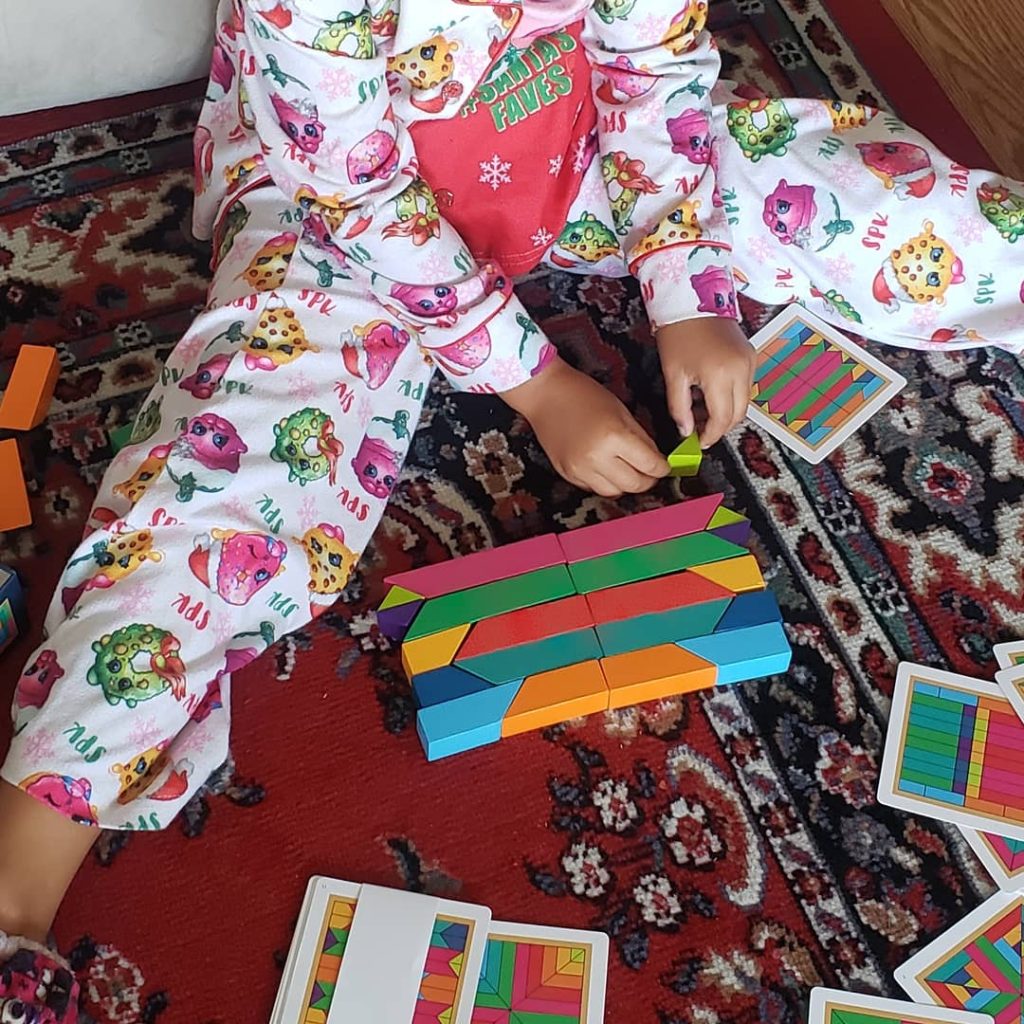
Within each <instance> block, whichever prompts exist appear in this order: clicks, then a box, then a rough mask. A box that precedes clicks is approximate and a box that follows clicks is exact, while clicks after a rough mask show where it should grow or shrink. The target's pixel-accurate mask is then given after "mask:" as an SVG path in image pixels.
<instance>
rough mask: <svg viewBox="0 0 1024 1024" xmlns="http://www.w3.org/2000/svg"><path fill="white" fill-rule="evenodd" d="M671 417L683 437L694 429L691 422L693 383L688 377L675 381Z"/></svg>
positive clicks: (687, 435)
mask: <svg viewBox="0 0 1024 1024" xmlns="http://www.w3.org/2000/svg"><path fill="white" fill-rule="evenodd" d="M671 406H672V407H671V413H672V418H673V419H674V420H675V421H676V426H677V427H679V432H680V434H682V436H683V437H689V436H690V435H691V434H692V433H693V431H694V422H693V385H692V383H691V382H690V379H689V378H688V377H684V378H683V379H682V380H679V381H676V382H675V387H674V389H673V394H672V396H671Z"/></svg>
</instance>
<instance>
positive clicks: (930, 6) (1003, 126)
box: [882, 0, 1024, 179]
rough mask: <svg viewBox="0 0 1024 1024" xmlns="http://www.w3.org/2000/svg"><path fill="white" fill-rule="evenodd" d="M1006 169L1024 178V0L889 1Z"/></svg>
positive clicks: (885, 1) (885, 2)
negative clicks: (1023, 106) (1023, 115)
mask: <svg viewBox="0 0 1024 1024" xmlns="http://www.w3.org/2000/svg"><path fill="white" fill-rule="evenodd" d="M882 5H883V6H884V7H885V8H886V10H887V11H888V12H889V15H890V16H891V17H892V19H893V20H894V21H895V22H896V24H897V25H898V26H899V27H900V29H901V30H902V32H903V34H904V35H905V36H906V37H907V38H908V39H909V40H910V42H911V43H912V44H913V45H914V47H915V49H916V50H917V51H918V53H919V54H920V55H921V57H922V58H923V59H924V61H925V63H926V64H927V65H928V67H929V68H930V69H931V71H932V74H934V75H935V77H936V78H937V79H938V81H939V84H940V85H941V86H942V87H943V89H944V90H945V91H946V94H947V95H948V96H949V98H950V100H952V102H953V103H954V105H955V106H956V107H957V109H958V110H959V111H960V113H961V114H962V115H963V117H964V119H965V120H966V121H967V122H968V124H970V125H971V127H972V128H973V129H974V131H975V134H976V135H977V136H978V138H979V139H980V141H981V143H982V145H984V146H985V148H986V149H987V150H988V151H989V153H991V154H992V157H993V160H994V162H995V164H996V166H997V168H998V170H1000V171H1002V172H1003V173H1005V174H1010V175H1013V177H1015V178H1021V179H1024V124H1022V118H1021V116H1020V110H1021V99H1022V92H1024V0H882Z"/></svg>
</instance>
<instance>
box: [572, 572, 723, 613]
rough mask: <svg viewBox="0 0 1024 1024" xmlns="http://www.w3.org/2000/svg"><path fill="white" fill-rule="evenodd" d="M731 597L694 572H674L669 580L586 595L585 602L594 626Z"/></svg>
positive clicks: (647, 581) (658, 579) (664, 577)
mask: <svg viewBox="0 0 1024 1024" xmlns="http://www.w3.org/2000/svg"><path fill="white" fill-rule="evenodd" d="M733 596H734V594H733V592H732V591H731V590H727V589H726V588H725V587H722V586H719V584H717V583H712V582H711V580H706V579H704V577H703V576H698V575H697V574H696V573H695V572H677V573H676V574H675V575H673V576H658V577H657V578H656V579H653V580H641V581H640V582H639V583H627V584H626V585H625V586H622V587H609V589H608V590H595V591H593V593H590V594H587V595H586V599H587V603H588V604H589V605H590V613H591V614H592V615H593V616H594V622H595V623H597V624H600V623H603V622H618V621H620V620H622V619H633V618H636V616H638V615H647V614H649V613H650V612H667V611H671V610H672V609H673V608H685V607H687V606H688V605H693V604H703V603H704V602H705V601H717V600H720V599H721V598H723V597H733Z"/></svg>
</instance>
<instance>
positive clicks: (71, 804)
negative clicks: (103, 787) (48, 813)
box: [18, 772, 99, 827]
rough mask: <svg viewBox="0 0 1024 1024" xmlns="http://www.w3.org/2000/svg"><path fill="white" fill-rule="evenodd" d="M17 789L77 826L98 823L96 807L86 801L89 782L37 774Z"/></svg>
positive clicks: (90, 788)
mask: <svg viewBox="0 0 1024 1024" xmlns="http://www.w3.org/2000/svg"><path fill="white" fill-rule="evenodd" d="M18 788H19V789H22V790H24V791H25V792H26V793H28V795H29V796H31V797H35V799H36V800H38V801H39V802H40V803H44V804H46V805H47V806H48V807H52V808H53V810H55V811H56V812H57V813H58V814H62V815H63V816H64V817H65V818H69V819H70V820H71V821H74V822H77V823H78V824H79V825H92V826H93V827H95V826H97V825H98V824H99V818H98V816H97V813H96V808H95V807H93V805H92V804H91V803H90V802H89V801H90V800H91V799H92V783H91V782H90V781H89V780H88V779H73V778H72V777H71V776H70V775H56V774H54V773H52V772H38V773H36V774H35V775H30V776H29V777H28V778H27V779H23V780H22V781H21V782H20V783H19V786H18Z"/></svg>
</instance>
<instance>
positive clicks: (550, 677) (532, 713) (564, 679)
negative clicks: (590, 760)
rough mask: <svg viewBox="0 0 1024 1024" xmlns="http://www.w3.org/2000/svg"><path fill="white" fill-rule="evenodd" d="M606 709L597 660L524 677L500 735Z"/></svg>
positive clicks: (541, 727) (602, 676)
mask: <svg viewBox="0 0 1024 1024" xmlns="http://www.w3.org/2000/svg"><path fill="white" fill-rule="evenodd" d="M607 708H608V684H607V683H606V682H605V679H604V673H603V672H602V671H601V666H600V665H599V664H598V663H597V662H596V661H583V662H580V663H579V664H578V665H567V666H566V667H565V668H556V669H553V670H552V671H551V672H539V673H538V674H537V675H535V676H527V678H526V681H525V682H524V683H523V685H522V687H521V688H520V690H519V693H518V694H517V695H516V699H515V700H514V701H512V706H511V707H510V708H509V709H508V713H507V714H506V715H505V719H504V721H503V722H502V723H501V735H502V736H516V735H518V734H519V733H521V732H531V731H532V730H534V729H543V728H545V727H546V726H549V725H557V724H558V723H559V722H564V721H565V720H566V719H568V718H581V717H582V716H583V715H593V714H595V713H596V712H598V711H606V710H607Z"/></svg>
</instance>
